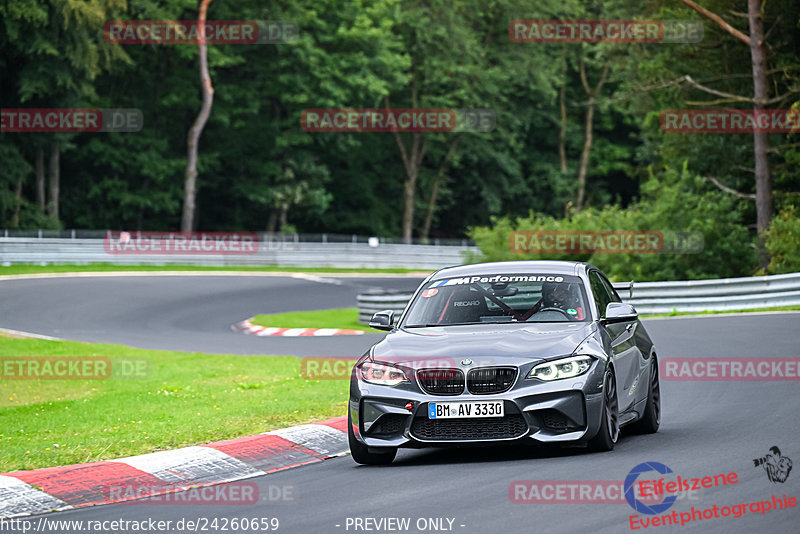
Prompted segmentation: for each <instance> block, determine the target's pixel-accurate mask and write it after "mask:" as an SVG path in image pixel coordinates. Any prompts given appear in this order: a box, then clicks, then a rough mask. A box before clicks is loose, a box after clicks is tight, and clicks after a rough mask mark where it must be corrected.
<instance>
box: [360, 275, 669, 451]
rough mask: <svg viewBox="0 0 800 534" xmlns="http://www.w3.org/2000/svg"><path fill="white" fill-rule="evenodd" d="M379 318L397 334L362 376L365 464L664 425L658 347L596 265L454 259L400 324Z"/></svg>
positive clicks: (372, 354) (363, 365)
mask: <svg viewBox="0 0 800 534" xmlns="http://www.w3.org/2000/svg"><path fill="white" fill-rule="evenodd" d="M617 287H618V288H621V286H620V285H618V286H617ZM628 287H630V286H628ZM370 326H372V327H373V328H376V329H379V330H386V331H388V332H389V334H387V335H386V337H385V338H384V339H383V340H382V341H380V342H379V343H377V344H375V345H374V346H373V347H372V348H370V350H369V351H368V352H367V353H366V354H364V355H363V356H362V357H361V358H360V359H359V360H358V362H357V363H356V364H355V366H354V367H353V371H352V380H351V385H350V402H349V409H348V423H349V424H348V433H349V438H350V451H351V453H352V456H353V459H354V460H355V461H356V462H358V463H360V464H384V463H390V462H391V461H392V460H394V457H395V455H396V454H397V448H398V447H430V446H435V447H440V446H447V445H466V444H496V443H498V442H510V441H515V440H516V441H523V442H525V441H535V442H541V443H565V442H572V443H585V444H587V445H588V446H589V448H591V449H593V450H598V451H608V450H611V449H613V448H614V444H615V443H616V442H617V439H618V437H619V433H620V428H621V427H622V426H626V425H630V426H631V427H633V428H635V430H637V431H639V432H646V433H651V432H656V431H657V430H658V426H659V419H660V411H661V405H660V388H659V378H658V364H657V362H656V349H655V346H654V345H653V342H652V341H651V340H650V337H649V336H648V335H647V332H646V331H645V329H644V326H643V325H642V323H641V322H640V321H639V319H638V315H637V313H636V310H634V308H633V306H631V305H629V304H624V303H622V300H621V299H620V297H619V295H618V294H617V291H616V289H615V287H614V286H613V285H612V284H611V283H610V282H609V281H608V279H607V278H606V277H605V276H604V275H603V273H601V272H600V270H599V269H598V268H597V267H595V266H594V265H591V264H588V263H578V262H564V261H514V262H496V263H481V264H474V265H464V266H459V267H448V268H446V269H441V270H439V271H437V272H435V273H433V274H432V275H430V276H429V277H428V278H426V279H425V281H423V282H422V284H421V285H420V286H419V288H418V289H417V290H416V292H415V293H414V296H413V298H412V299H411V302H410V303H409V305H408V306H407V307H406V309H405V311H404V312H403V313H402V315H401V316H400V317H399V319H397V320H395V317H394V314H393V312H391V311H385V312H380V313H376V314H375V315H374V316H373V318H372V320H371V321H370Z"/></svg>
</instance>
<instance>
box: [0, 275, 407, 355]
mask: <svg viewBox="0 0 800 534" xmlns="http://www.w3.org/2000/svg"><path fill="white" fill-rule="evenodd" d="M311 278H312V279H313V278H316V277H311ZM326 280H328V283H325V282H315V281H311V280H308V279H303V278H290V277H275V276H131V277H76V278H47V279H19V280H3V281H0V318H2V319H0V328H10V329H13V330H22V331H25V332H32V333H36V334H43V335H47V336H53V337H58V338H63V339H73V340H78V341H87V342H91V343H119V344H123V345H129V346H132V347H138V348H143V349H163V350H184V351H200V352H207V353H212V354H269V355H273V354H274V355H285V354H289V355H295V356H353V355H355V356H361V354H363V353H364V351H365V350H366V349H367V348H369V347H370V346H371V345H372V344H373V343H375V342H376V341H378V340H380V339H381V337H382V334H380V333H375V334H367V335H363V336H358V337H355V336H333V337H326V338H314V337H302V338H283V337H278V336H273V337H257V336H248V335H244V334H240V333H236V332H234V331H233V330H231V325H233V324H234V323H238V322H239V321H242V320H244V319H248V318H250V317H252V316H254V315H256V314H259V313H279V312H289V311H301V310H324V309H333V308H344V307H354V306H355V305H356V295H357V294H358V293H361V292H364V291H366V290H368V289H372V288H385V289H397V290H403V291H408V292H409V293H411V292H412V291H413V290H414V289H416V287H417V286H418V285H419V283H420V281H421V280H422V279H421V278H407V277H403V278H349V277H342V278H337V279H334V280H332V281H333V282H336V283H330V282H331V280H329V279H326ZM376 332H377V331H376Z"/></svg>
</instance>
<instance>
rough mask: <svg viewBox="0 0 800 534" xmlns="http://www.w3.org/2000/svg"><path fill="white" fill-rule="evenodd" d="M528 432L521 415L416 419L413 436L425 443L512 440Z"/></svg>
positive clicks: (412, 425)
mask: <svg viewBox="0 0 800 534" xmlns="http://www.w3.org/2000/svg"><path fill="white" fill-rule="evenodd" d="M527 430H528V425H527V424H526V423H525V418H524V417H523V416H522V415H521V414H509V415H506V416H505V417H485V418H480V419H428V418H426V417H416V418H414V422H413V423H412V424H411V435H412V436H413V437H415V438H417V439H420V440H425V441H455V440H484V439H512V438H518V437H521V436H522V435H523V434H525V432H526V431H527Z"/></svg>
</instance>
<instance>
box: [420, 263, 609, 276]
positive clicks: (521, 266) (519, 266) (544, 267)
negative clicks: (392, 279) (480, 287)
mask: <svg viewBox="0 0 800 534" xmlns="http://www.w3.org/2000/svg"><path fill="white" fill-rule="evenodd" d="M591 267H593V266H592V265H591V264H590V263H586V262H580V261H554V260H537V261H493V262H487V263H472V264H470V265H457V266H455V267H445V268H444V269H440V270H438V271H436V272H435V273H433V275H431V278H430V279H431V280H441V279H444V278H452V277H455V276H475V275H479V274H523V273H537V274H538V273H548V274H565V275H577V274H578V273H579V272H581V271H583V270H586V269H589V268H591Z"/></svg>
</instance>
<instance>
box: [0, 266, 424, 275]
mask: <svg viewBox="0 0 800 534" xmlns="http://www.w3.org/2000/svg"><path fill="white" fill-rule="evenodd" d="M115 271H253V272H258V271H261V272H293V273H294V272H297V273H366V274H369V273H412V272H419V270H418V269H417V270H414V269H342V268H336V267H282V266H278V265H267V266H259V267H253V266H219V267H214V266H206V265H202V266H201V265H113V264H111V263H91V264H88V265H27V264H26V265H9V266H7V267H4V266H0V276H2V275H12V274H38V273H87V272H115Z"/></svg>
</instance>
